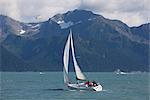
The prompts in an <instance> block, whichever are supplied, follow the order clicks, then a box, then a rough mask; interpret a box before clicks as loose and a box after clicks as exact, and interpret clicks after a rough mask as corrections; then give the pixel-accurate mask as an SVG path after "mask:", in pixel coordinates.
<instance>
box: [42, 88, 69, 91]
mask: <svg viewBox="0 0 150 100" xmlns="http://www.w3.org/2000/svg"><path fill="white" fill-rule="evenodd" d="M45 90H47V91H66V90H67V89H62V88H52V89H45Z"/></svg>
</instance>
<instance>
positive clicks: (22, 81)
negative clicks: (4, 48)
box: [0, 72, 150, 100]
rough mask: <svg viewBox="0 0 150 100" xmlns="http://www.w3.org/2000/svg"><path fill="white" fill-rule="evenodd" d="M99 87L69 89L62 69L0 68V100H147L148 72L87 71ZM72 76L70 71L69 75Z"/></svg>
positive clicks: (87, 75) (149, 86) (87, 74)
mask: <svg viewBox="0 0 150 100" xmlns="http://www.w3.org/2000/svg"><path fill="white" fill-rule="evenodd" d="M85 75H86V77H88V79H89V80H95V81H97V82H99V83H100V84H101V85H102V86H103V91H101V92H95V91H72V90H68V89H67V88H66V87H65V85H64V83H63V73H62V72H43V73H39V72H1V73H0V78H1V81H0V87H1V88H0V100H149V99H150V97H149V95H150V93H149V89H150V85H149V75H150V74H149V73H129V74H124V75H121V74H115V73H113V72H107V73H106V72H87V73H85ZM70 76H71V77H72V78H71V79H72V81H74V80H73V77H75V76H74V74H72V73H71V75H70Z"/></svg>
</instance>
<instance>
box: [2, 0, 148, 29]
mask: <svg viewBox="0 0 150 100" xmlns="http://www.w3.org/2000/svg"><path fill="white" fill-rule="evenodd" d="M149 4H150V0H0V14H2V15H7V16H9V17H12V18H14V19H16V20H19V21H22V22H39V21H46V20H48V19H49V18H50V17H52V16H54V15H55V14H58V13H65V12H67V11H70V10H71V11H72V10H74V9H85V10H89V11H92V12H94V13H96V14H100V15H102V16H104V17H105V18H109V19H118V20H121V21H122V22H124V23H126V24H127V25H128V26H139V25H141V24H144V23H150V6H149Z"/></svg>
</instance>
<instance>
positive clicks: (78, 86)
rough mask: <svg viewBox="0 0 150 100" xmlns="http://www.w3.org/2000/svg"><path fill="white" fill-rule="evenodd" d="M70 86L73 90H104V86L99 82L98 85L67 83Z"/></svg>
mask: <svg viewBox="0 0 150 100" xmlns="http://www.w3.org/2000/svg"><path fill="white" fill-rule="evenodd" d="M67 86H68V88H69V89H71V90H88V91H102V86H101V85H100V84H99V85H98V86H95V87H94V86H92V87H88V86H86V85H85V84H84V83H83V84H82V83H80V84H67Z"/></svg>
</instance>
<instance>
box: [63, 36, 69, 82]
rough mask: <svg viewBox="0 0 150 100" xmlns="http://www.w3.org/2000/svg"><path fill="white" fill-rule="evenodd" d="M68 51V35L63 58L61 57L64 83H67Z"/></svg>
mask: <svg viewBox="0 0 150 100" xmlns="http://www.w3.org/2000/svg"><path fill="white" fill-rule="evenodd" d="M69 49H70V35H69V36H68V39H67V42H66V45H65V49H64V56H63V62H64V69H63V72H64V83H68V82H69V77H68V62H69Z"/></svg>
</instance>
